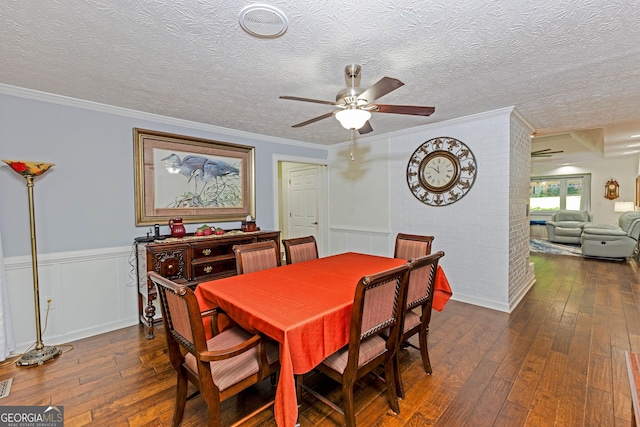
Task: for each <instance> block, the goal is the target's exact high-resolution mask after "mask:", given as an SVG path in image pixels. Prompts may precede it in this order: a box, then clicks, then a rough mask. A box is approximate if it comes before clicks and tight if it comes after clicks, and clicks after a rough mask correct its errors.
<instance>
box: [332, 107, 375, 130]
mask: <svg viewBox="0 0 640 427" xmlns="http://www.w3.org/2000/svg"><path fill="white" fill-rule="evenodd" d="M370 118H371V113H370V112H368V111H366V110H360V109H357V108H349V109H346V110H342V111H338V112H337V113H336V119H338V121H339V122H340V124H341V125H342V127H343V128H345V129H360V128H361V127H362V126H364V124H365V123H367V120H369V119H370Z"/></svg>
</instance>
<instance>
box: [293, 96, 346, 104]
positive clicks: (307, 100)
mask: <svg viewBox="0 0 640 427" xmlns="http://www.w3.org/2000/svg"><path fill="white" fill-rule="evenodd" d="M280 99H290V100H292V101H302V102H315V103H316V104H326V105H336V103H335V102H332V101H323V100H321V99H311V98H300V97H299V96H286V95H285V96H281V97H280Z"/></svg>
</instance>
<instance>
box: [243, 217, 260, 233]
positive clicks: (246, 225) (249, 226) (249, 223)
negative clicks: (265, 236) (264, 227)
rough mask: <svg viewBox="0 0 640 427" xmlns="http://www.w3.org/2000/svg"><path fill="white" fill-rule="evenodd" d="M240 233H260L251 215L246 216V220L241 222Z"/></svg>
mask: <svg viewBox="0 0 640 427" xmlns="http://www.w3.org/2000/svg"><path fill="white" fill-rule="evenodd" d="M241 230H242V231H246V232H252V231H260V228H258V227H257V226H256V222H255V220H252V219H251V215H247V218H246V219H245V220H244V221H242V227H241Z"/></svg>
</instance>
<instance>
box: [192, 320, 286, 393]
mask: <svg viewBox="0 0 640 427" xmlns="http://www.w3.org/2000/svg"><path fill="white" fill-rule="evenodd" d="M252 336H253V335H252V334H250V333H249V332H247V331H245V330H244V329H242V328H240V327H239V326H234V327H232V328H230V329H227V330H226V331H224V332H221V333H219V334H218V335H216V336H215V337H213V338H211V339H210V340H208V341H207V349H208V350H209V351H214V350H223V349H228V348H231V347H233V346H236V345H240V344H242V343H243V342H245V341H247V340H248V339H249V338H251V337H252ZM266 352H267V361H268V362H269V364H272V363H275V362H277V361H278V355H279V353H278V346H277V345H276V344H275V343H271V342H269V343H267V345H266ZM184 359H185V363H186V365H187V366H188V367H189V368H191V369H192V370H193V371H194V372H198V367H197V361H196V358H195V356H194V355H193V354H191V353H187V354H186V355H185V356H184ZM209 364H210V365H211V377H212V378H213V382H214V383H215V385H216V386H217V387H218V388H219V389H220V390H225V389H227V388H228V387H230V386H232V385H234V384H236V383H237V382H239V381H241V380H243V379H244V378H247V377H249V376H251V375H253V374H255V373H257V372H258V369H259V366H258V348H257V347H255V348H252V349H251V350H248V351H246V352H245V353H242V354H240V355H238V356H235V357H232V358H230V359H226V360H219V361H215V362H210V363H209Z"/></svg>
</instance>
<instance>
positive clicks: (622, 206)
mask: <svg viewBox="0 0 640 427" xmlns="http://www.w3.org/2000/svg"><path fill="white" fill-rule="evenodd" d="M633 210H635V207H634V206H633V202H616V203H615V205H614V206H613V211H614V212H631V211H633Z"/></svg>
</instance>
